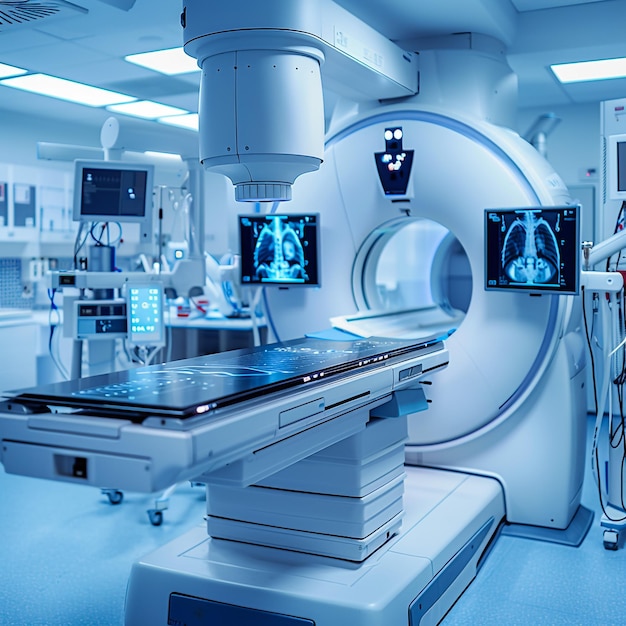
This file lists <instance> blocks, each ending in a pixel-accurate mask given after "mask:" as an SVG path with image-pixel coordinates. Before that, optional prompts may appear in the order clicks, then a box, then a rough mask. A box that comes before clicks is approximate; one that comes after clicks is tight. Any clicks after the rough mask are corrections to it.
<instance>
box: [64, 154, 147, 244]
mask: <svg viewBox="0 0 626 626" xmlns="http://www.w3.org/2000/svg"><path fill="white" fill-rule="evenodd" d="M153 181H154V167H153V166H152V165H149V164H138V163H128V162H125V161H124V162H122V161H86V160H77V161H75V162H74V213H73V219H74V221H83V222H131V223H136V224H140V231H141V241H149V240H150V238H151V237H152V189H153V186H154V182H153Z"/></svg>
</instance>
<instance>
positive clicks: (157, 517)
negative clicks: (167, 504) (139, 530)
mask: <svg viewBox="0 0 626 626" xmlns="http://www.w3.org/2000/svg"><path fill="white" fill-rule="evenodd" d="M148 517H149V518H150V523H151V524H152V525H153V526H160V525H161V524H162V523H163V511H156V510H154V509H150V510H149V511H148Z"/></svg>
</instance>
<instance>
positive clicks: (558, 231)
mask: <svg viewBox="0 0 626 626" xmlns="http://www.w3.org/2000/svg"><path fill="white" fill-rule="evenodd" d="M579 286H580V207H579V206H555V207H550V206H546V207H523V208H518V209H487V210H486V211H485V289H487V290H508V291H521V292H531V293H553V294H564V295H567V294H577V293H578V291H579Z"/></svg>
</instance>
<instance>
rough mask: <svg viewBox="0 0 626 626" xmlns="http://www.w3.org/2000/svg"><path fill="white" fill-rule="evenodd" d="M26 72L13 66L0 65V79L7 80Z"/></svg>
mask: <svg viewBox="0 0 626 626" xmlns="http://www.w3.org/2000/svg"><path fill="white" fill-rule="evenodd" d="M26 72H27V71H26V70H23V69H22V68H21V67H15V66H13V65H6V64H5V63H0V78H7V77H9V76H19V75H21V74H26Z"/></svg>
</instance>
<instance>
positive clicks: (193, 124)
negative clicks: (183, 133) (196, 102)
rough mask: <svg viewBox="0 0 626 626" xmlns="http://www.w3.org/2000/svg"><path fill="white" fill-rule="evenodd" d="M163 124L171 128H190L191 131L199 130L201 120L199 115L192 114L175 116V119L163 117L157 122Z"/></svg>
mask: <svg viewBox="0 0 626 626" xmlns="http://www.w3.org/2000/svg"><path fill="white" fill-rule="evenodd" d="M157 121H158V122H160V123H161V124H168V125H169V126H177V127H179V128H188V129H189V130H196V131H197V130H198V128H199V120H198V114H197V113H190V114H189V115H175V116H173V117H161V118H159V119H158V120H157Z"/></svg>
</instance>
